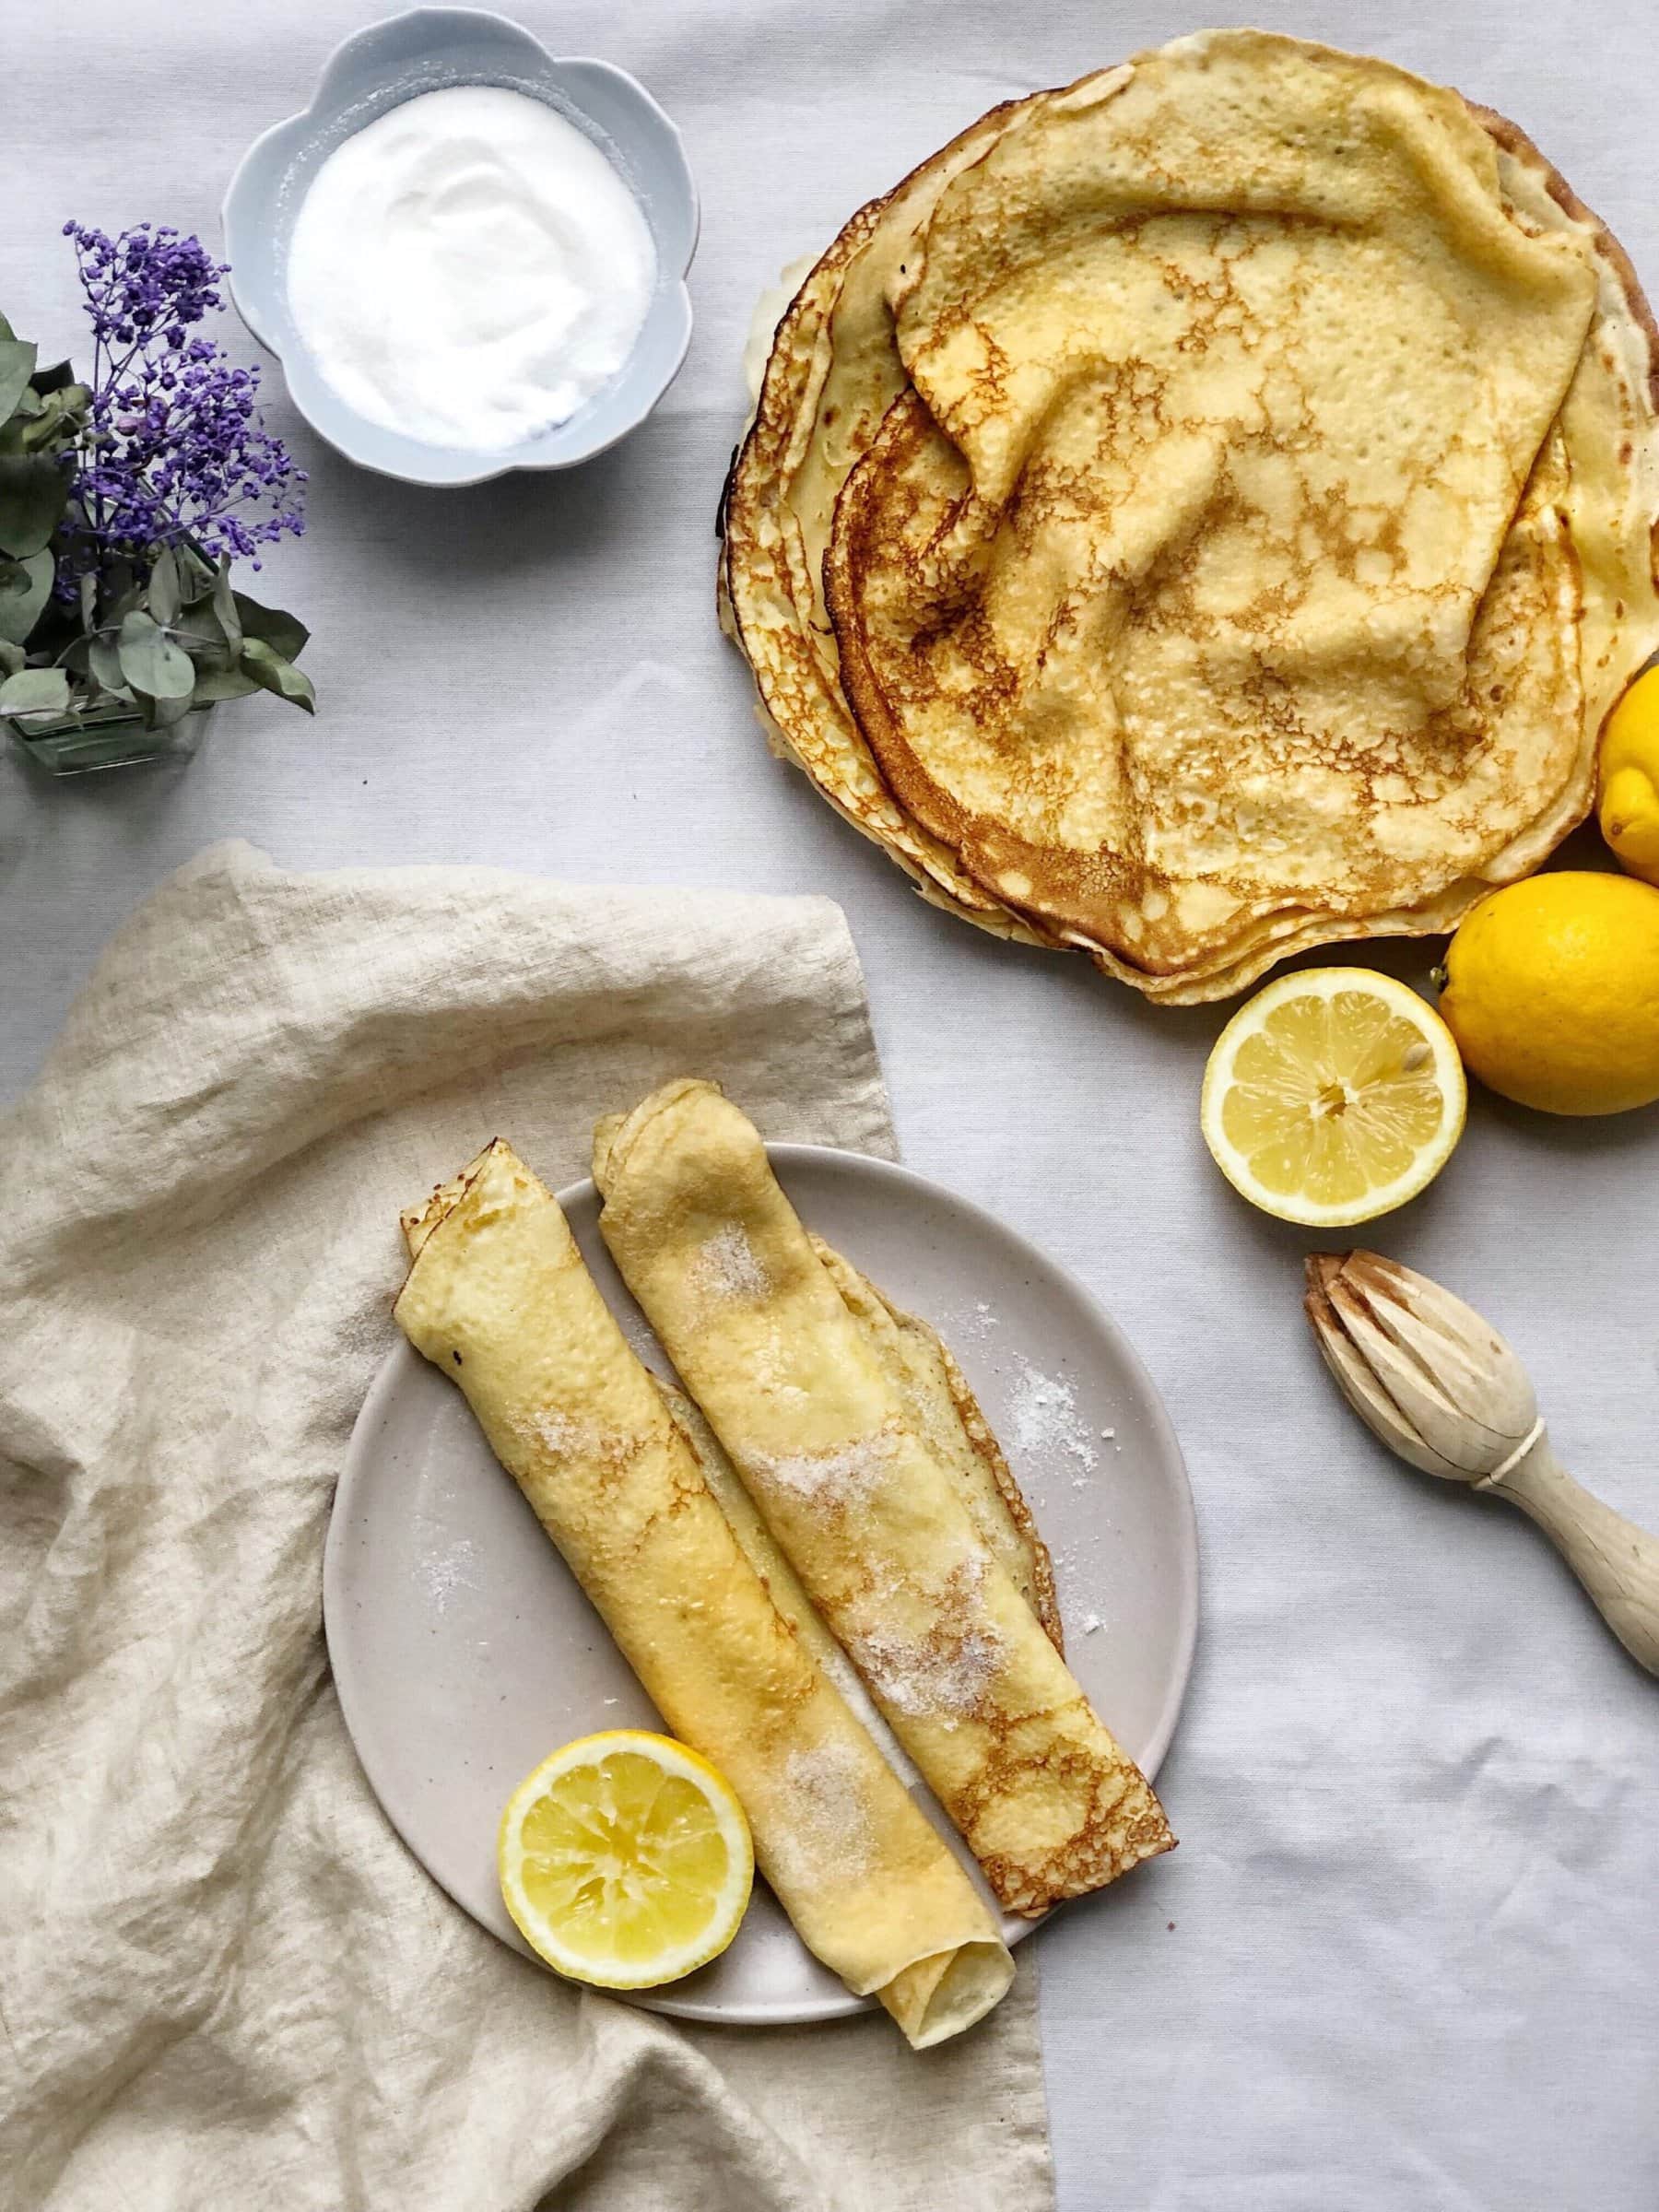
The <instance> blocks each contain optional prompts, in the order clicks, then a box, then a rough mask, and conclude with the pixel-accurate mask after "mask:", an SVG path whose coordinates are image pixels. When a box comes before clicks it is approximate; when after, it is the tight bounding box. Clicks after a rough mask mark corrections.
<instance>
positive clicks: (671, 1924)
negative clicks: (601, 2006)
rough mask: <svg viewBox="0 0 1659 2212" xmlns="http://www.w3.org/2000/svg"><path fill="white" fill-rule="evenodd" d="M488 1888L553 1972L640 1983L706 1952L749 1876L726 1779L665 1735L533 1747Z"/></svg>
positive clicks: (732, 1927)
mask: <svg viewBox="0 0 1659 2212" xmlns="http://www.w3.org/2000/svg"><path fill="white" fill-rule="evenodd" d="M500 1877H501V1893H502V1896H503V1897H504V1899H505V1900H506V1903H507V1909H508V1911H509V1912H511V1913H512V1917H513V1920H514V1922H515V1923H516V1924H517V1926H518V1928H519V1930H520V1932H521V1933H522V1934H523V1935H524V1937H525V1939H526V1941H528V1942H529V1943H530V1944H531V1945H532V1946H533V1947H534V1948H535V1950H536V1951H538V1952H539V1953H540V1955H541V1956H542V1957H543V1958H544V1959H547V1962H548V1964H549V1965H551V1966H555V1967H557V1968H558V1969H559V1971H560V1972H561V1973H565V1974H570V1975H572V1976H573V1977H574V1978H576V1979H577V1980H579V1981H584V1982H594V1983H600V1984H602V1985H603V1986H604V1987H606V1988H609V1989H644V1988H650V1987H653V1986H654V1985H655V1984H657V1983H663V1982H670V1981H676V1980H677V1979H678V1978H679V1977H680V1976H681V1975H682V1974H688V1973H689V1972H691V1971H692V1970H693V1969H694V1968H696V1967H699V1966H702V1965H706V1964H707V1962H708V1961H709V1959H712V1958H715V1957H717V1956H718V1954H719V1953H720V1952H721V1951H723V1950H724V1948H725V1947H726V1945H727V1944H728V1943H730V1941H731V1940H732V1937H733V1936H734V1935H735V1934H736V1932H737V1927H738V1924H739V1923H740V1922H741V1920H742V1918H743V1913H744V1910H745V1907H746V1906H747V1903H748V1897H749V1889H750V1887H751V1884H752V1882H753V1878H754V1854H753V1849H752V1846H751V1843H750V1841H749V1834H748V1827H747V1822H746V1821H745V1819H744V1817H743V1812H742V1808H741V1807H740V1806H739V1805H738V1803H737V1799H736V1797H735V1795H734V1794H733V1792H732V1789H731V1786H730V1784H729V1783H726V1782H725V1781H724V1779H723V1778H722V1777H721V1776H720V1775H719V1774H718V1773H716V1771H715V1770H714V1769H713V1768H712V1767H711V1766H710V1765H709V1764H708V1762H707V1761H706V1760H705V1759H700V1758H699V1757H698V1755H697V1754H696V1753H695V1752H694V1751H691V1750H690V1749H688V1747H687V1746H685V1745H684V1744H680V1743H677V1742H675V1741H674V1740H673V1739H672V1738H671V1737H668V1736H662V1735H651V1734H649V1733H648V1732H646V1731H644V1730H638V1729H616V1730H612V1731H610V1732H609V1733H607V1734H606V1735H597V1736H588V1737H583V1738H582V1740H581V1741H580V1742H578V1743H575V1744H569V1745H567V1746H566V1747H564V1749H563V1750H562V1751H557V1752H555V1753H554V1754H553V1756H552V1757H551V1758H550V1759H544V1760H543V1762H542V1764H541V1765H540V1766H539V1767H537V1768H536V1770H535V1773H533V1774H532V1775H530V1776H529V1777H528V1778H527V1780H525V1781H524V1783H521V1784H520V1786H519V1788H518V1789H517V1790H516V1791H514V1793H513V1795H512V1800H511V1801H510V1803H509V1805H508V1806H507V1810H506V1812H505V1814H504V1815H503V1816H502V1820H501V1831H500Z"/></svg>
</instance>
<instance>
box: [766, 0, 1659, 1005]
mask: <svg viewBox="0 0 1659 2212" xmlns="http://www.w3.org/2000/svg"><path fill="white" fill-rule="evenodd" d="M1656 358H1659V333H1655V331H1654V327H1653V322H1652V318H1651V316H1650V314H1649V312H1648V309H1647V307H1646V304H1645V302H1644V301H1643V300H1642V298H1641V292H1640V290H1639V289H1638V288H1637V286H1636V283H1635V280H1634V277H1633V276H1632V274H1631V272H1630V266H1629V264H1628V263H1627V262H1626V260H1625V258H1624V256H1623V254H1622V253H1621V252H1620V251H1619V249H1618V246H1617V244H1616V243H1615V242H1614V241H1613V240H1612V239H1611V238H1610V237H1609V236H1608V234H1607V233H1606V230H1605V229H1603V228H1602V226H1601V225H1600V224H1599V223H1598V222H1597V221H1596V220H1595V218H1594V217H1593V216H1591V215H1590V214H1589V212H1588V211H1587V210H1586V209H1585V208H1584V207H1583V206H1582V205H1581V204H1580V203H1579V202H1578V201H1577V200H1576V199H1575V198H1574V197H1573V195H1572V194H1571V192H1569V191H1568V189H1567V188H1566V186H1565V185H1564V184H1563V183H1562V182H1561V181H1560V179H1559V177H1557V176H1556V175H1555V173H1554V171H1551V170H1550V169H1549V167H1548V165H1547V163H1546V162H1544V160H1543V159H1542V158H1541V157H1540V156H1539V155H1538V154H1537V153H1536V152H1535V149H1534V148H1533V147H1531V146H1530V144H1529V143H1528V142H1527V141H1526V140H1525V139H1524V137H1523V136H1522V135H1520V133H1518V132H1517V131H1515V130H1514V129H1513V128H1512V126H1511V125H1509V124H1505V123H1503V122H1502V121H1501V120H1500V118H1498V117H1495V116H1491V115H1488V114H1485V113H1484V112H1481V111H1478V110H1476V109H1472V108H1470V107H1469V106H1468V105H1467V104H1466V103H1465V102H1464V101H1463V100H1460V99H1459V98H1458V96H1457V95H1456V94H1455V93H1452V92H1448V91H1445V90H1442V89H1441V88H1437V87H1434V86H1431V85H1428V84H1425V83H1423V82H1422V81H1421V80H1419V79H1418V78H1416V77H1412V76H1407V75H1406V74H1405V73H1404V72H1402V71H1400V70H1397V69H1394V68H1393V67H1390V66H1388V65H1385V64H1383V63H1381V62H1377V61H1371V60H1367V59H1363V58H1360V57H1357V56H1353V55H1349V54H1345V53H1336V52H1335V51H1333V50H1331V49H1328V48H1324V47H1318V46H1311V45H1306V44H1303V43H1301V42H1300V41H1294V40H1288V39H1282V38H1277V37H1269V36H1267V35H1265V34H1263V33H1259V32H1253V31H1225V32H1211V33H1206V34H1204V35H1202V36H1200V37H1197V38H1193V39H1184V40H1181V41H1177V42H1176V43H1175V44H1173V45H1171V46H1168V47H1165V48H1162V49H1160V50H1159V52H1157V53H1149V54H1146V55H1143V56H1141V57H1139V58H1138V59H1136V60H1135V61H1133V62H1130V63H1127V64H1125V65H1124V66H1122V67H1121V68H1117V69H1112V70H1109V71H1106V72H1103V73H1101V74H1100V75H1098V76H1092V77H1088V78H1085V79H1084V80H1082V82H1081V83H1079V84H1077V85H1076V86H1073V87H1071V88H1068V89H1066V90H1065V91H1060V92H1051V93H1038V94H1036V95H1034V96H1033V97H1031V98H1030V99H1029V100H1021V101H1018V102H1015V103H1013V104H1011V105H1009V106H1007V107H1004V108H1000V109H997V110H994V111H993V112H992V113H990V114H989V115H987V116H985V117H983V118H982V120H981V121H980V122H979V123H977V124H974V125H973V126H972V128H971V130H969V131H967V132H966V133H964V134H963V135H962V136H961V137H960V138H959V139H957V140H955V141H954V142H953V143H952V144H951V145H950V146H948V147H946V148H945V149H944V151H943V152H941V153H940V154H938V155H936V156H935V158H934V159H932V160H931V161H929V162H927V163H925V164H924V167H923V168H921V169H920V170H918V171H916V172H915V173H914V175H912V177H910V178H909V179H907V180H906V182H904V183H902V184H900V186H899V187H898V189H897V190H896V191H895V192H894V193H892V194H889V195H888V197H887V198H886V199H885V200H881V201H878V202H876V203H874V204H872V205H871V206H868V207H866V208H865V209H863V210H861V212H860V213H859V214H858V215H856V216H854V218H853V220H852V222H851V223H849V224H848V226H847V228H846V229H844V230H843V231H842V233H841V236H840V237H839V238H838V239H837V240H836V241H835V242H834V244H833V245H832V246H831V247H830V250H829V252H828V253H825V254H824V256H823V257H822V259H821V260H820V261H819V262H818V264H817V265H816V266H815V267H814V268H813V270H812V272H811V274H810V275H809V276H808V277H807V278H806V282H805V284H804V285H803V286H802V288H801V289H800V291H799V292H798V294H797V295H796V297H795V299H794V302H793V304H792V305H791V307H790V309H789V311H788V312H787V313H786V314H785V315H784V317H783V319H782V323H781V324H779V326H778V329H777V333H776V336H775V339H774V341H773V345H772V349H771V358H770V360H769V362H768V365H767V370H766V375H765V380H764V384H763V388H762V392H761V396H760V401H759V411H758V414H757V417H756V420H755V423H754V425H753V428H752V429H751V431H750V433H749V436H748V439H747V442H746V444H745V446H744V449H743V451H742V453H741V454H740V456H739V458H738V461H737V464H736V465H735V470H734V472H733V477H732V482H731V486H730V489H729V496H728V501H727V511H726V521H725V538H724V567H723V595H724V603H725V606H726V611H727V616H728V619H729V622H730V625H731V627H732V628H733V629H734V632H735V635H736V636H737V638H738V640H739V642H740V643H741V645H742V647H743V650H744V652H745V653H746V654H747V658H748V660H749V663H750V665H751V666H752V668H753V670H754V674H755V677H756V681H757V684H758V686H759V693H760V699H761V702H762V707H763V711H764V714H765V717H766V718H767V720H768V722H769V724H770V726H771V731H772V733H773V736H774V741H775V742H776V743H777V744H778V746H779V747H780V748H781V749H782V751H784V752H785V753H786V754H787V755H789V756H791V757H793V758H794V759H795V760H797V761H798V762H799V764H800V765H801V766H802V767H803V768H804V769H805V770H806V772H807V774H808V775H809V776H810V777H811V778H812V780H813V782H815V783H816V784H817V785H818V789H819V790H820V791H822V792H823V793H824V794H825V796H826V797H828V798H829V799H830V801H831V802H832V803H833V804H834V805H835V806H837V807H838V808H840V810H841V812H843V813H845V814H846V815H848V816H849V817H850V818H852V819H853V821H854V822H855V823H856V824H857V825H858V827H859V828H860V829H862V830H865V833H866V834H868V835H869V836H871V837H873V838H875V839H876V840H877V841H879V842H880V843H881V844H883V845H884V846H885V847H886V848H887V849H888V851H889V852H890V853H892V854H893V856H894V858H895V859H897V860H898V861H899V862H900V864H901V865H903V866H904V867H906V868H907V869H908V870H909V871H910V873H911V874H912V876H913V877H915V878H916V880H917V881H918V883H919V885H920V887H921V888H922V889H923V890H924V894H925V895H927V896H928V897H930V898H931V899H933V900H935V902H937V903H940V904H943V905H945V906H947V907H948V908H950V909H951V910H953V911H955V912H959V913H962V914H963V915H965V916H966V917H967V918H968V919H969V920H971V921H974V922H976V923H978V924H981V925H982V926H983V927H986V928H990V929H993V930H996V931H999V932H1001V933H1002V934H1004V935H1010V936H1018V937H1023V938H1026V939H1028V940H1031V941H1035V942H1039V943H1043V944H1051V945H1056V946H1077V947H1082V948H1084V949H1085V950H1087V951H1088V952H1089V953H1090V954H1091V956H1092V957H1093V958H1094V959H1095V960H1096V961H1097V962H1098V963H1099V965H1100V967H1101V968H1103V969H1104V970H1106V971H1108V972H1109V973H1111V974H1113V975H1116V976H1119V977H1121V978H1122V979H1123V980H1124V981H1125V982H1130V983H1133V984H1134V985H1135V987H1136V988H1138V989H1140V990H1142V991H1143V992H1145V993H1146V994H1147V995H1148V996H1150V997H1155V998H1160V999H1167V1000H1171V1001H1176V1002H1182V1001H1194V1000H1201V999H1210V998H1219V997H1224V996H1227V995H1229V994H1231V993H1233V992H1235V991H1237V990H1239V989H1240V988H1241V987H1242V986H1243V985H1244V984H1246V983H1248V982H1251V981H1253V979H1254V978H1255V977H1257V976H1259V975H1260V974H1261V973H1262V972H1263V971H1265V969H1266V968H1268V967H1269V966H1271V965H1272V963H1273V962H1274V961H1276V960H1277V959H1282V958H1284V957H1285V956H1286V955H1287V954H1288V953H1290V952H1294V951H1298V950H1300V949H1301V948H1303V947H1307V946H1310V945H1314V944H1319V943H1322V942H1326V941H1329V940H1332V939H1336V938H1348V937H1364V936H1373V935H1389V934H1426V933H1430V932H1436V931H1442V930H1446V929H1449V928H1451V927H1452V926H1453V925H1454V924H1455V923H1456V921H1457V920H1458V918H1459V917H1460V916H1461V915H1462V914H1463V912H1465V910H1466V909H1467V908H1468V906H1469V905H1471V904H1472V903H1473V901H1474V900H1476V899H1477V897H1479V896H1480V895H1481V893H1482V892H1483V891H1484V890H1486V889H1487V888H1489V887H1490V886H1491V885H1493V884H1496V883H1501V882H1505V881H1509V880H1511V879H1512V878H1513V877H1518V876H1521V875H1524V874H1525V873H1526V872H1527V871H1529V870H1530V869H1532V868H1534V867H1535V866H1536V865H1538V864H1539V862H1541V861H1542V860H1543V859H1544V858H1545V857H1546V855H1547V853H1549V852H1550V851H1551V849H1552V848H1553V847H1554V846H1555V844H1556V843H1557V842H1558V841H1559V840H1560V838H1561V837H1562V836H1564V835H1565V834H1566V832H1567V831H1568V830H1570V829H1571V828H1572V827H1573V825H1574V824H1575V823H1576V822H1578V821H1579V820H1580V819H1582V818H1583V815H1584V813H1585V811H1586V810H1587V808H1588V806H1589V803H1590V797H1591V793H1592V787H1593V782H1594V748H1595V742H1596V738H1597V735H1598V733H1599V729H1600V725H1601V722H1602V719H1603V716H1604V715H1605V714H1606V712H1607V710H1608V708H1609V707H1610V706H1611V704H1612V702H1613V700H1615V699H1616V698H1617V696H1618V692H1619V691H1620V690H1621V689H1622V688H1623V687H1624V685H1625V683H1626V682H1627V681H1628V679H1629V677H1630V675H1631V673H1632V672H1633V671H1634V669H1635V668H1636V667H1638V666H1639V665H1641V662H1642V661H1643V660H1645V659H1646V657H1647V656H1648V654H1649V653H1651V652H1653V650H1654V648H1655V647H1656V646H1659V595H1656V594H1655V587H1654V578H1653V529H1654V523H1655V517H1656V516H1659V439H1656V437H1655V404H1656V403H1655V385H1654V369H1655V359H1656Z"/></svg>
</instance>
